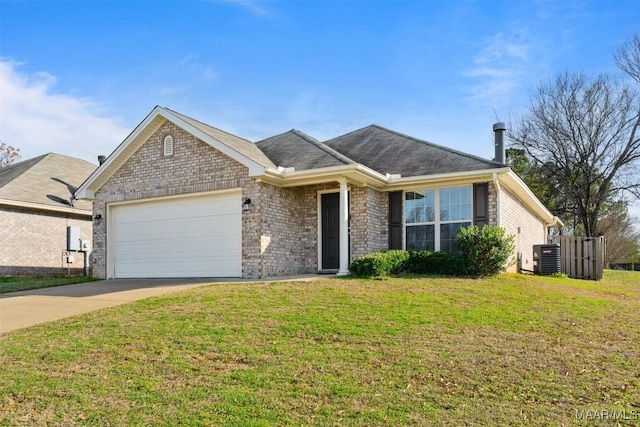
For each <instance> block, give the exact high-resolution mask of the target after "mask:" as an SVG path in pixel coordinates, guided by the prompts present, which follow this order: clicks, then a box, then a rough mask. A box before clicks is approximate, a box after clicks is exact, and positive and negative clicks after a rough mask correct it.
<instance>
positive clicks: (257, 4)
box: [217, 0, 268, 15]
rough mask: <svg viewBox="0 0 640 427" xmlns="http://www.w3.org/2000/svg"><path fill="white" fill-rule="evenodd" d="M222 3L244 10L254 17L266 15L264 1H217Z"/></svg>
mask: <svg viewBox="0 0 640 427" xmlns="http://www.w3.org/2000/svg"><path fill="white" fill-rule="evenodd" d="M217 1H221V2H222V3H230V4H233V5H236V6H238V7H242V8H245V9H247V10H249V11H250V12H251V13H253V14H254V15H267V14H268V11H267V9H266V7H265V2H264V1H258V0H217Z"/></svg>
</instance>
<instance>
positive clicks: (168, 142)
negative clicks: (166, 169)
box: [164, 135, 173, 156]
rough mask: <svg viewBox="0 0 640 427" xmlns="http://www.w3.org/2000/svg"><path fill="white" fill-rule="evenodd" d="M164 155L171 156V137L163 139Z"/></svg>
mask: <svg viewBox="0 0 640 427" xmlns="http://www.w3.org/2000/svg"><path fill="white" fill-rule="evenodd" d="M164 155H165V156H173V137H172V136H171V135H167V136H165V137H164Z"/></svg>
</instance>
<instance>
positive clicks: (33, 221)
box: [0, 207, 92, 276]
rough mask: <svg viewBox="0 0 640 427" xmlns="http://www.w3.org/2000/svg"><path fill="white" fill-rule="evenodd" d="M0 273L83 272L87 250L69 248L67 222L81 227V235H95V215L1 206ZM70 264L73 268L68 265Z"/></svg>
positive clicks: (20, 274) (0, 274) (88, 237)
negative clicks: (67, 255)
mask: <svg viewBox="0 0 640 427" xmlns="http://www.w3.org/2000/svg"><path fill="white" fill-rule="evenodd" d="M0 224H2V229H3V230H2V232H0V276H66V275H68V274H71V275H74V276H79V275H83V274H84V254H83V253H80V252H77V253H75V252H72V253H71V254H70V255H72V256H73V257H74V262H73V263H72V264H70V265H69V264H67V263H66V259H65V258H64V257H63V253H64V252H65V251H66V249H67V226H77V227H80V238H81V239H86V240H91V239H92V232H91V227H92V222H91V218H87V217H86V216H82V215H73V214H66V213H54V212H47V211H35V210H23V209H13V208H9V207H0ZM68 267H70V269H68Z"/></svg>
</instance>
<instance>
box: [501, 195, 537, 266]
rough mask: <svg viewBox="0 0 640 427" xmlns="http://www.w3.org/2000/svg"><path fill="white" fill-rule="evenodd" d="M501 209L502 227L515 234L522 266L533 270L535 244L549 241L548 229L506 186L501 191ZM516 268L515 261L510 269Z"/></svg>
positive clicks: (517, 251)
mask: <svg viewBox="0 0 640 427" xmlns="http://www.w3.org/2000/svg"><path fill="white" fill-rule="evenodd" d="M500 211H501V212H500V222H501V225H502V227H504V228H505V229H506V230H507V233H509V234H512V235H514V236H515V244H516V254H518V253H520V254H522V255H521V257H522V268H524V269H527V270H533V245H539V244H544V243H546V242H547V241H546V240H547V235H546V232H547V229H546V227H545V224H544V222H543V221H542V220H541V219H540V218H538V216H537V215H535V214H534V213H533V212H531V210H530V209H529V208H527V207H526V206H524V205H523V204H522V202H520V200H518V198H517V197H516V196H515V195H513V194H512V193H510V192H509V191H508V190H506V189H504V188H503V189H502V191H501V193H500ZM518 228H520V233H518ZM516 270H517V263H516V262H514V263H513V264H511V266H510V267H509V271H516Z"/></svg>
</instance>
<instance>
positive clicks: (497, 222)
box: [493, 172, 501, 227]
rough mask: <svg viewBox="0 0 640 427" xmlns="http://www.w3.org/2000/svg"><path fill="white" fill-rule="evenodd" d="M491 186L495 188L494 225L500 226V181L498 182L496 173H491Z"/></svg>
mask: <svg viewBox="0 0 640 427" xmlns="http://www.w3.org/2000/svg"><path fill="white" fill-rule="evenodd" d="M493 186H494V187H495V188H496V225H497V226H498V227H501V225H500V223H501V221H500V192H501V191H500V183H499V182H498V174H497V173H496V172H494V173H493Z"/></svg>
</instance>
